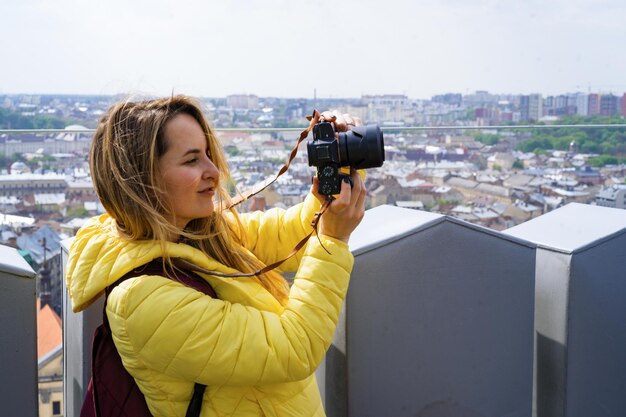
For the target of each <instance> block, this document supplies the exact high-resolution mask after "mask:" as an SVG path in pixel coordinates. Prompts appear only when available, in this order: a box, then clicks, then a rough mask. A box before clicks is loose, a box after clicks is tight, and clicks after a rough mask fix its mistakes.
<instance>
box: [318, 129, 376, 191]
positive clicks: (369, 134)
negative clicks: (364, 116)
mask: <svg viewBox="0 0 626 417" xmlns="http://www.w3.org/2000/svg"><path fill="white" fill-rule="evenodd" d="M307 152H308V158H309V166H315V167H317V178H318V179H319V192H320V194H323V195H333V194H339V193H340V192H341V181H342V180H343V179H344V178H348V179H349V180H350V181H351V178H350V175H349V174H345V173H342V172H341V171H342V169H341V168H342V167H351V168H354V169H366V168H375V167H380V166H382V165H383V162H384V161H385V144H384V139H383V133H382V131H381V130H380V127H378V125H367V126H356V127H353V128H352V130H350V131H348V132H340V133H339V134H338V135H337V136H335V129H334V127H333V125H332V123H329V122H319V123H317V124H315V125H314V126H313V140H312V141H309V142H308V143H307Z"/></svg>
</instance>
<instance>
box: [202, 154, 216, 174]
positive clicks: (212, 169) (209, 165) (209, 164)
mask: <svg viewBox="0 0 626 417" xmlns="http://www.w3.org/2000/svg"><path fill="white" fill-rule="evenodd" d="M203 176H204V178H217V177H218V176H219V171H218V169H217V167H216V166H215V164H214V163H213V161H211V160H210V159H208V158H207V160H206V163H205V165H204V172H203Z"/></svg>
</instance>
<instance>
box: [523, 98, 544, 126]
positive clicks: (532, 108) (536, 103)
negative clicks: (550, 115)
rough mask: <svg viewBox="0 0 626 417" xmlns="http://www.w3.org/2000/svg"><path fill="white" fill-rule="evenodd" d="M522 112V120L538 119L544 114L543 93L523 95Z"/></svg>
mask: <svg viewBox="0 0 626 417" xmlns="http://www.w3.org/2000/svg"><path fill="white" fill-rule="evenodd" d="M520 113H521V120H522V121H534V122H536V121H538V120H539V119H540V118H541V117H542V116H543V99H542V98H541V94H530V95H524V96H521V97H520Z"/></svg>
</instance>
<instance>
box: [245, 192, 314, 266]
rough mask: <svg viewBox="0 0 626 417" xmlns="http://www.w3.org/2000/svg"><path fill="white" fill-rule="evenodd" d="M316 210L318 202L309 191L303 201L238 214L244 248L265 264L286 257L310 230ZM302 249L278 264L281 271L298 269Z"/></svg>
mask: <svg viewBox="0 0 626 417" xmlns="http://www.w3.org/2000/svg"><path fill="white" fill-rule="evenodd" d="M319 209H320V203H319V201H318V200H317V198H315V196H313V195H312V194H309V195H308V196H307V197H306V199H305V200H304V202H302V203H300V204H297V205H295V206H293V207H290V208H289V209H287V210H284V209H277V208H275V209H271V210H268V211H266V212H261V211H257V212H253V213H245V214H242V215H241V220H242V222H243V224H244V229H245V232H246V239H245V242H246V248H247V249H249V250H250V251H252V253H254V255H255V256H256V257H257V258H258V259H260V260H261V262H263V263H265V264H266V265H269V264H271V263H274V262H276V261H279V260H281V259H284V258H285V257H287V256H288V255H289V254H290V253H291V251H292V250H293V249H294V247H295V246H296V245H297V244H298V243H299V242H300V241H301V240H302V239H303V238H304V237H305V236H306V235H307V234H309V233H310V232H311V230H312V227H311V220H313V216H314V215H315V213H316V212H317V211H318V210H319ZM302 254H303V250H300V251H299V252H298V254H296V255H294V257H293V258H291V259H289V260H288V261H287V262H285V263H284V264H282V265H281V267H280V269H281V270H282V271H288V272H292V271H295V270H296V269H297V268H298V265H299V263H300V260H301V259H302Z"/></svg>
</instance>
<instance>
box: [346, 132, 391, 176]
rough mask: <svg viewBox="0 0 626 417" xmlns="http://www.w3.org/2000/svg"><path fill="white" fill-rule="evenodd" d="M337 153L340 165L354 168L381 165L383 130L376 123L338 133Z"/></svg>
mask: <svg viewBox="0 0 626 417" xmlns="http://www.w3.org/2000/svg"><path fill="white" fill-rule="evenodd" d="M339 155H340V159H341V165H342V166H348V165H349V166H351V167H352V168H355V169H365V168H376V167H380V166H382V165H383V162H384V161H385V143H384V140H383V132H382V131H381V130H380V127H378V125H367V126H357V127H353V128H352V130H350V131H348V132H345V133H339Z"/></svg>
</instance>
